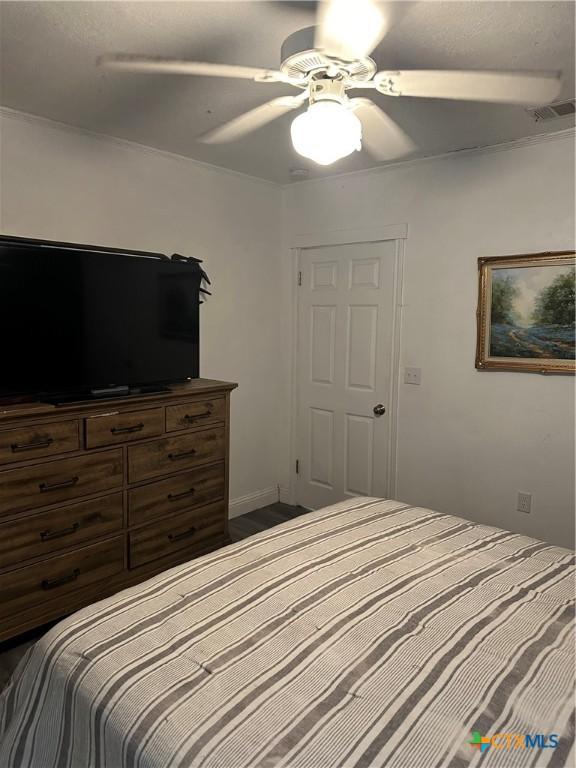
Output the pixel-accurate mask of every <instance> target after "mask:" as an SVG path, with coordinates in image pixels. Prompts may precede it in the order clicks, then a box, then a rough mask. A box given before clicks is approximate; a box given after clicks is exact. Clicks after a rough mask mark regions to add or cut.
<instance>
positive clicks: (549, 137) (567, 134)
mask: <svg viewBox="0 0 576 768" xmlns="http://www.w3.org/2000/svg"><path fill="white" fill-rule="evenodd" d="M0 117H6V118H8V119H11V120H18V121H20V122H24V123H31V124H34V125H45V126H46V127H48V128H52V129H53V130H60V131H64V132H67V133H72V134H75V135H79V136H88V137H91V138H93V139H97V140H99V141H102V142H105V143H108V144H111V145H112V146H116V147H120V148H124V149H130V150H132V151H139V152H146V153H148V154H150V155H154V156H161V157H164V158H166V159H168V160H172V161H177V162H178V163H183V162H184V163H188V164H191V165H193V166H196V167H197V168H202V169H204V170H211V171H214V172H217V173H220V174H223V175H226V176H234V177H236V178H239V179H244V180H246V181H252V182H257V183H259V184H265V185H266V186H268V187H275V188H277V189H290V188H292V187H294V186H300V185H301V184H306V185H309V184H322V183H324V182H327V181H333V180H335V179H347V178H351V177H356V176H368V175H374V174H381V173H387V172H388V171H393V170H397V169H398V168H402V169H403V168H411V167H412V166H418V165H422V164H426V163H433V162H437V161H438V160H446V159H454V158H460V157H470V156H473V155H482V154H492V153H494V152H508V151H510V150H515V149H523V148H524V147H529V146H533V145H536V144H545V143H547V142H551V141H552V142H554V141H562V140H566V139H572V141H575V140H576V128H565V129H563V130H561V131H555V132H554V133H539V134H536V135H535V136H526V137H524V138H521V139H514V140H513V141H507V142H502V143H501V144H487V145H484V146H478V147H468V148H466V149H456V150H453V151H451V152H443V153H441V154H437V155H427V156H426V157H416V158H414V159H412V160H398V161H397V162H393V163H386V164H385V165H377V166H374V167H373V168H364V169H362V170H359V171H347V172H345V173H334V174H330V175H327V176H318V177H316V178H311V179H302V180H301V181H290V182H287V183H279V182H276V181H271V180H270V179H263V178H262V177H261V176H252V175H251V174H249V173H242V172H241V171H234V170H232V169H230V168H224V167H222V166H221V165H214V164H212V163H206V162H204V161H202V160H196V159H195V158H193V157H188V155H180V154H178V153H176V152H169V151H168V150H165V149H158V148H157V147H150V146H149V145H147V144H140V143H139V142H136V141H130V140H128V139H120V138H118V137H116V136H110V135H109V134H107V133H98V132H97V131H90V130H88V129H87V128H79V127H77V126H75V125H70V124H69V123H61V122H59V121H57V120H52V119H51V118H49V117H42V116H41V115H34V114H32V113H30V112H21V111H20V110H17V109H12V108H10V107H4V106H1V105H0Z"/></svg>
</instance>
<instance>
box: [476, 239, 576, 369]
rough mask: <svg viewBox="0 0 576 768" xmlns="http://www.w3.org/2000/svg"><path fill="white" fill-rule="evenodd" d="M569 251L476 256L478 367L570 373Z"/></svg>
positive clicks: (572, 315) (572, 271)
mask: <svg viewBox="0 0 576 768" xmlns="http://www.w3.org/2000/svg"><path fill="white" fill-rule="evenodd" d="M575 264H576V262H575V255H574V251H560V252H552V253H533V254H528V255H526V256H502V257H500V256H496V257H491V258H482V259H478V269H479V290H478V313H477V317H478V339H477V345H476V368H478V369H479V370H501V371H502V370H504V371H529V372H532V373H572V374H573V373H574V372H575V362H574V329H575V326H574V321H575V310H576V308H575V303H574V283H575Z"/></svg>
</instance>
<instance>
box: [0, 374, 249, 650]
mask: <svg viewBox="0 0 576 768" xmlns="http://www.w3.org/2000/svg"><path fill="white" fill-rule="evenodd" d="M235 386H236V385H235V384H231V383H226V382H219V381H210V380H207V379H195V380H192V381H190V382H187V383H186V384H182V385H177V386H173V387H171V388H170V391H169V392H166V393H163V394H157V395H146V396H144V395H142V396H132V397H125V398H119V399H113V400H112V399H111V400H98V401H90V402H83V403H74V404H71V405H65V406H53V405H47V404H43V403H32V404H25V405H19V406H10V407H5V408H4V410H3V408H2V406H0V641H2V640H6V639H7V638H10V637H13V636H15V635H17V634H20V633H21V632H23V631H25V630H28V629H31V628H33V627H36V626H39V625H41V624H44V623H46V622H48V621H51V620H53V619H56V618H58V617H61V616H65V615H67V614H69V613H72V612H73V611H75V610H78V609H79V608H81V607H83V606H85V605H87V604H89V603H91V602H94V601H95V600H99V599H100V598H102V597H105V596H107V595H110V594H113V593H114V592H116V591H118V590H119V589H122V588H123V587H126V586H130V585H131V584H135V583H137V582H139V581H142V580H144V579H147V578H149V577H150V576H152V575H154V574H156V573H159V572H160V571H163V570H165V569H166V568H169V567H171V566H173V565H176V564H177V563H180V562H183V561H185V560H188V559H190V558H191V557H194V556H196V555H199V554H203V553H205V552H208V551H210V550H213V549H215V548H217V547H220V546H222V545H224V544H227V543H228V541H229V539H228V456H229V413H230V392H231V391H232V390H233V389H234V388H235Z"/></svg>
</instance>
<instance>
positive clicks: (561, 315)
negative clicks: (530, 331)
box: [532, 269, 575, 325]
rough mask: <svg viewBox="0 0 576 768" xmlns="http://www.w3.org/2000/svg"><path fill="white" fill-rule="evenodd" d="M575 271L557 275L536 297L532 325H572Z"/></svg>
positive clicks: (573, 319) (573, 318) (573, 320)
mask: <svg viewBox="0 0 576 768" xmlns="http://www.w3.org/2000/svg"><path fill="white" fill-rule="evenodd" d="M574 278H575V270H574V269H570V270H568V271H567V272H564V273H562V274H561V275H558V277H556V278H555V280H553V281H552V282H551V283H550V285H548V286H547V287H546V288H544V289H543V290H542V291H541V292H540V294H539V295H538V297H537V298H536V303H535V307H534V313H533V318H532V320H533V324H534V325H574V322H575V316H574V311H575V309H574V308H575V291H574Z"/></svg>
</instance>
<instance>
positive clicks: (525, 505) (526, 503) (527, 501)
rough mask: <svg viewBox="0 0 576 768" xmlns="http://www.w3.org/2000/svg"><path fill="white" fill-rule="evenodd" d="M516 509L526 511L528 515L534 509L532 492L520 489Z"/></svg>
mask: <svg viewBox="0 0 576 768" xmlns="http://www.w3.org/2000/svg"><path fill="white" fill-rule="evenodd" d="M516 509H517V510H518V512H524V513H525V514H527V515H528V514H529V513H530V512H531V511H532V494H531V493H522V491H518V502H517V504H516Z"/></svg>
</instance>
